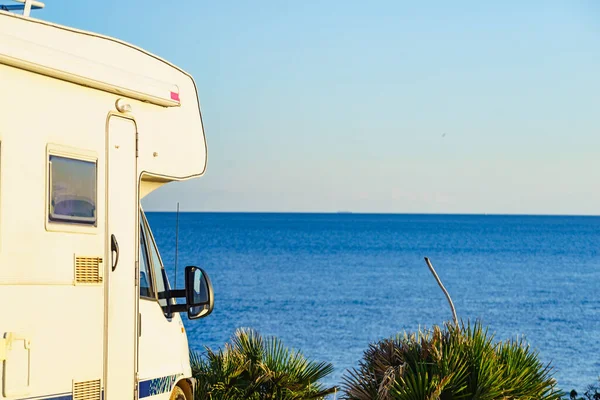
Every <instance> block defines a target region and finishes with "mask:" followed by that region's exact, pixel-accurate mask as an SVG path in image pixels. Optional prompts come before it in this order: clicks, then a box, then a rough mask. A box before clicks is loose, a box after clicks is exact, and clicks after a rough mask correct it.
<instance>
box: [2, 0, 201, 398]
mask: <svg viewBox="0 0 600 400" xmlns="http://www.w3.org/2000/svg"><path fill="white" fill-rule="evenodd" d="M5 2H6V1H5ZM20 2H21V3H25V4H22V8H24V11H23V12H22V13H21V12H19V13H16V12H14V8H13V7H14V6H18V4H14V3H11V4H12V5H5V6H0V399H54V400H65V399H73V400H100V399H105V400H121V399H138V398H140V399H141V398H152V399H178V400H192V399H193V390H194V380H193V378H192V376H191V375H192V374H191V369H190V361H189V353H188V341H187V337H186V332H185V329H184V326H183V323H182V318H181V316H180V315H181V313H186V314H187V317H188V318H191V319H193V318H200V317H204V316H207V315H208V314H210V312H211V311H212V307H213V296H212V287H211V284H210V280H209V279H208V277H207V275H206V273H205V272H204V271H203V270H202V269H201V268H197V267H186V270H185V289H181V290H175V289H176V288H170V286H169V283H168V281H167V276H166V274H165V271H164V269H163V264H162V261H161V258H160V255H159V251H158V249H157V246H156V243H155V241H154V238H153V235H152V232H151V230H150V226H149V225H148V222H147V220H146V218H145V216H144V212H143V211H142V209H141V205H140V200H141V199H142V198H143V197H144V196H147V195H148V194H149V193H150V192H152V191H153V190H155V189H157V188H159V187H161V186H163V185H164V184H166V183H169V182H173V181H180V180H184V179H190V178H194V177H198V176H200V175H202V174H203V173H204V170H205V167H206V142H205V138H204V131H203V126H202V118H201V114H200V106H199V101H198V94H197V90H196V86H195V83H194V80H193V79H192V77H191V76H190V75H189V74H187V73H185V72H184V71H182V70H181V69H179V68H177V67H176V66H174V65H172V64H170V63H169V62H167V61H165V60H163V59H161V58H159V57H157V56H155V55H152V54H150V53H148V52H146V51H144V50H143V49H140V48H137V47H135V46H132V45H130V44H128V43H124V42H122V41H120V40H117V39H113V38H110V37H106V36H102V35H98V34H94V33H90V32H84V31H81V30H77V29H72V28H68V27H64V26H59V25H56V24H52V23H48V22H44V21H41V20H38V19H34V18H31V17H30V16H29V12H30V10H31V9H32V8H33V9H35V8H37V7H38V6H40V3H39V2H34V1H31V0H21V1H20ZM0 3H1V1H0ZM177 299H179V301H177Z"/></svg>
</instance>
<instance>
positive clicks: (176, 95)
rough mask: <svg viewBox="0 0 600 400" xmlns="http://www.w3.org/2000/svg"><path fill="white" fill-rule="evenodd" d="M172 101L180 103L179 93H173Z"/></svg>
mask: <svg viewBox="0 0 600 400" xmlns="http://www.w3.org/2000/svg"><path fill="white" fill-rule="evenodd" d="M171 100H175V101H180V100H179V93H175V92H171Z"/></svg>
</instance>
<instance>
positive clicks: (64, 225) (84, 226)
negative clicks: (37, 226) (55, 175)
mask: <svg viewBox="0 0 600 400" xmlns="http://www.w3.org/2000/svg"><path fill="white" fill-rule="evenodd" d="M51 156H56V157H64V158H70V159H74V160H80V161H87V162H93V163H94V164H96V199H95V205H96V221H95V222H94V224H89V223H80V222H77V221H67V220H59V221H55V220H51V219H50V201H51V198H50V191H51V187H50V185H51V182H52V178H51V176H52V168H51V163H50V157H51ZM99 172H100V164H99V162H98V155H97V154H96V152H94V151H90V150H84V149H77V148H74V147H70V146H64V145H59V144H48V145H47V147H46V188H45V189H46V196H45V199H46V201H45V204H44V208H45V213H44V218H45V225H46V230H47V231H53V232H70V233H86V234H97V233H98V225H99V222H100V218H101V213H100V207H99V203H100V201H99V200H100V194H101V193H100V173H99Z"/></svg>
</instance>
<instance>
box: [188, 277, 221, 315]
mask: <svg viewBox="0 0 600 400" xmlns="http://www.w3.org/2000/svg"><path fill="white" fill-rule="evenodd" d="M185 299H186V308H187V313H188V318H189V319H196V318H204V317H206V316H208V315H209V314H210V313H211V312H212V310H213V307H214V302H215V300H214V297H213V288H212V284H211V283H210V278H209V277H208V274H207V273H206V272H205V271H204V270H203V269H202V268H199V267H193V266H190V267H185Z"/></svg>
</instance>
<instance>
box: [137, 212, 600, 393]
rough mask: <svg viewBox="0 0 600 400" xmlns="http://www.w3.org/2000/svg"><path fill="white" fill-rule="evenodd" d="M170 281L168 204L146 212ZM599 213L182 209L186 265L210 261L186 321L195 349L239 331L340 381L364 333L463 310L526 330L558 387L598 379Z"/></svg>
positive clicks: (366, 338)
mask: <svg viewBox="0 0 600 400" xmlns="http://www.w3.org/2000/svg"><path fill="white" fill-rule="evenodd" d="M148 220H149V221H150V224H151V226H152V229H153V231H154V234H155V236H156V240H157V242H158V245H159V248H160V251H161V255H162V257H163V259H164V261H165V266H166V267H167V268H168V269H169V272H170V279H171V284H173V279H174V278H173V266H174V260H175V221H176V217H175V214H174V213H148ZM599 249H600V217H538V216H535V217H533V216H458V215H371V214H369V215H360V214H246V213H239V214H236V213H182V214H180V221H179V267H180V268H179V273H178V286H180V287H181V286H182V285H183V278H182V277H183V274H182V270H183V267H185V265H199V266H202V267H203V268H205V269H206V270H207V272H208V273H209V274H210V277H211V279H212V282H213V286H214V290H215V310H214V312H213V314H212V315H211V316H210V317H208V318H206V319H202V320H196V321H187V320H186V321H185V323H186V327H187V330H188V336H189V338H190V345H191V346H192V347H194V348H197V349H202V348H203V346H204V345H206V346H209V347H211V348H217V347H220V346H222V345H223V343H224V342H226V341H227V340H228V339H229V338H230V336H231V335H232V333H233V332H234V330H235V329H236V328H237V327H253V328H255V329H257V330H258V331H260V332H261V333H262V334H264V335H276V336H278V337H279V338H281V339H282V340H283V341H284V343H285V344H287V345H288V346H290V347H294V348H297V349H301V350H302V351H303V352H304V354H306V355H307V356H309V357H311V358H313V359H317V360H326V361H330V362H333V364H334V365H335V367H336V370H335V374H334V376H332V377H331V378H330V379H329V382H330V383H337V382H339V379H340V377H341V376H342V374H343V373H344V371H345V370H346V369H347V368H351V367H354V366H356V364H357V362H358V360H359V359H360V357H361V355H362V352H363V351H364V350H365V349H366V347H367V345H368V344H369V343H370V342H373V341H375V340H378V339H381V338H384V337H389V336H391V335H393V334H395V333H397V332H399V331H403V330H416V329H418V328H419V326H431V325H432V324H439V323H442V322H443V321H445V320H448V319H449V318H450V317H451V316H450V311H449V308H448V305H447V303H446V300H445V297H444V295H443V293H442V292H441V291H440V289H439V288H438V286H437V284H436V282H435V280H434V279H433V277H432V276H431V275H430V273H429V271H428V269H427V266H426V264H425V263H424V261H423V257H424V256H428V257H429V258H430V259H431V261H432V262H433V265H434V266H435V267H436V269H437V271H438V274H439V275H440V277H441V279H442V280H443V282H444V285H445V286H446V288H447V289H448V290H449V292H450V294H451V296H452V298H453V300H454V303H455V305H456V309H457V313H458V314H459V317H461V318H464V319H467V318H470V319H476V318H479V319H481V320H482V321H483V322H484V323H485V324H487V325H488V326H489V327H490V329H491V331H492V332H495V334H496V337H497V338H498V339H507V338H515V337H517V336H525V338H526V339H527V341H528V342H529V343H530V344H531V345H532V347H534V348H536V349H537V350H539V352H540V356H541V358H542V360H543V361H545V362H549V361H551V362H552V363H553V365H554V366H555V377H556V378H557V380H558V382H559V385H560V387H561V388H563V389H567V390H570V389H572V388H576V389H577V390H578V391H582V390H581V389H583V388H584V387H585V386H586V385H588V384H590V383H592V382H594V380H595V379H597V378H598V376H599V375H600V291H599V287H600V254H599Z"/></svg>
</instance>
